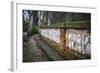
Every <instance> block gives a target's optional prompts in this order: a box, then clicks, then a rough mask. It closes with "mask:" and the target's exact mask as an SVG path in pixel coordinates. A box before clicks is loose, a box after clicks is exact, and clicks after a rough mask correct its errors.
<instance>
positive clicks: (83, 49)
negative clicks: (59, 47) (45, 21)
mask: <svg viewBox="0 0 100 73" xmlns="http://www.w3.org/2000/svg"><path fill="white" fill-rule="evenodd" d="M39 31H40V34H41V35H43V36H45V37H46V38H49V39H51V40H53V41H55V42H57V43H61V39H60V37H61V35H60V33H62V32H61V29H49V28H47V29H43V28H41V29H40V30H39ZM90 39H91V37H90V33H87V30H75V29H68V30H66V47H69V49H73V50H75V51H78V52H80V53H83V54H89V55H91V43H90V41H91V40H90Z"/></svg>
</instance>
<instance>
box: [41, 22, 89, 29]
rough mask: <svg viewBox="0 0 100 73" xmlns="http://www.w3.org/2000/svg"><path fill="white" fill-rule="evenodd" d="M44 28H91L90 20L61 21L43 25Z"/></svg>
mask: <svg viewBox="0 0 100 73" xmlns="http://www.w3.org/2000/svg"><path fill="white" fill-rule="evenodd" d="M40 27H42V28H54V27H56V28H89V27H90V22H89V21H76V22H75V21H74V22H67V23H59V24H51V25H41V26H40Z"/></svg>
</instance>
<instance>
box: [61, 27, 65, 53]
mask: <svg viewBox="0 0 100 73" xmlns="http://www.w3.org/2000/svg"><path fill="white" fill-rule="evenodd" d="M60 40H61V45H62V47H63V49H64V51H65V49H66V29H61V31H60ZM64 51H63V54H64Z"/></svg>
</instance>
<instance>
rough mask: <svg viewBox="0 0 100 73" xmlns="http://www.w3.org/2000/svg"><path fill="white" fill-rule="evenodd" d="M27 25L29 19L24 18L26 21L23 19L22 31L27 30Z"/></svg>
mask: <svg viewBox="0 0 100 73" xmlns="http://www.w3.org/2000/svg"><path fill="white" fill-rule="evenodd" d="M28 27H29V21H28V20H26V21H24V20H23V32H27V31H28Z"/></svg>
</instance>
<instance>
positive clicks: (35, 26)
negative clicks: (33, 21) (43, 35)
mask: <svg viewBox="0 0 100 73" xmlns="http://www.w3.org/2000/svg"><path fill="white" fill-rule="evenodd" d="M37 33H39V26H38V25H34V26H33V27H32V35H34V34H37Z"/></svg>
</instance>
